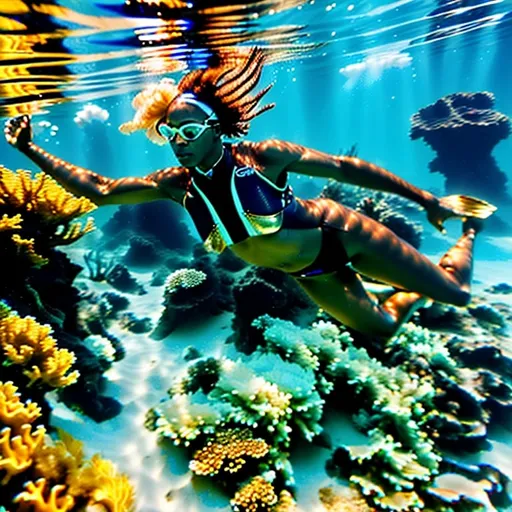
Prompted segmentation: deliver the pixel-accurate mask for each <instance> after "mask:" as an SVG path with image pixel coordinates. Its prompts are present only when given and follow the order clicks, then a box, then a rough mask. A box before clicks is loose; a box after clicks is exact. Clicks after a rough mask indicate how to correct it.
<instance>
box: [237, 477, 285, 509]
mask: <svg viewBox="0 0 512 512" xmlns="http://www.w3.org/2000/svg"><path fill="white" fill-rule="evenodd" d="M277 502H278V497H277V494H276V493H275V490H274V486H273V485H272V484H271V483H270V482H267V481H266V480H265V479H264V478H263V477H262V476H256V477H254V478H253V479H252V480H250V482H249V483H248V484H246V485H244V486H243V487H242V488H241V489H240V490H239V491H238V492H237V493H236V494H235V497H234V498H233V499H232V500H231V506H232V507H233V510H235V511H236V512H270V511H271V510H272V508H273V507H274V505H276V504H277Z"/></svg>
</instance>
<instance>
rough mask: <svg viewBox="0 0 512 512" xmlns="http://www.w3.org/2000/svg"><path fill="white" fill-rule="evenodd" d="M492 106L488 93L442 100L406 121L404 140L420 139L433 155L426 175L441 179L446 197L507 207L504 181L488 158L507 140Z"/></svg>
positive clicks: (504, 123)
mask: <svg viewBox="0 0 512 512" xmlns="http://www.w3.org/2000/svg"><path fill="white" fill-rule="evenodd" d="M493 106H494V95H493V94H492V93H490V92H477V93H462V92H459V93H455V94H449V95H448V96H443V97H442V98H441V99H439V100H437V101H436V102H435V103H434V104H432V105H428V106H427V107H424V108H422V109H420V110H419V112H417V113H416V114H414V115H413V116H412V119H411V123H412V127H411V132H410V137H411V139H413V140H415V139H419V138H423V140H424V141H425V142H426V143H427V144H428V145H429V146H430V147H431V148H432V149H433V150H434V151H435V152H436V153H437V156H436V158H435V159H434V160H432V162H430V164H429V169H430V172H438V173H440V174H442V175H443V176H444V177H445V178H446V181H445V187H446V191H447V192H448V193H452V192H453V193H457V194H461V193H466V194H472V195H475V196H476V197H480V198H482V199H486V200H488V201H491V202H498V203H503V204H504V203H505V202H506V201H510V196H509V195H508V194H507V177H506V175H505V173H504V172H503V171H501V170H500V169H499V167H498V164H497V163H496V160H495V159H494V157H493V156H492V154H491V153H492V150H493V148H494V146H496V144H498V142H499V141H501V140H503V139H506V138H507V137H508V136H509V135H510V120H509V118H508V117H507V116H506V115H505V114H501V113H500V112H496V111H495V110H492V108H493Z"/></svg>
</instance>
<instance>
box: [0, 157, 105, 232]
mask: <svg viewBox="0 0 512 512" xmlns="http://www.w3.org/2000/svg"><path fill="white" fill-rule="evenodd" d="M0 190H1V191H2V195H1V196H0V204H5V205H8V206H10V207H11V208H14V209H20V210H23V211H34V212H36V213H37V214H38V215H40V216H41V217H43V219H45V220H48V221H51V222H67V221H70V220H72V219H76V218H77V217H80V216H81V215H84V214H86V213H89V212H92V211H93V210H94V209H95V208H96V205H95V204H94V203H93V202H92V201H91V200H90V199H87V198H85V197H80V198H77V197H75V196H74V195H73V194H71V193H69V192H67V191H66V190H65V189H64V188H62V187H61V186H60V185H59V184H58V183H57V182H56V181H55V180H54V179H52V178H51V177H50V176H49V175H48V174H45V173H43V172H40V173H38V174H36V176H35V178H34V179H32V174H31V173H30V171H23V170H18V171H16V172H13V171H10V170H9V169H6V168H5V167H3V166H0Z"/></svg>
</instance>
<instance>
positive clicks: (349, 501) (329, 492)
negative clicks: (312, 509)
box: [318, 487, 375, 512]
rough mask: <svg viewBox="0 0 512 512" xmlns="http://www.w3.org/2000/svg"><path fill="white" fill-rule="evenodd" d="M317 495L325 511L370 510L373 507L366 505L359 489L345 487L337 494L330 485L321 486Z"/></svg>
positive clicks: (355, 511) (356, 511) (369, 511)
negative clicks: (342, 491)
mask: <svg viewBox="0 0 512 512" xmlns="http://www.w3.org/2000/svg"><path fill="white" fill-rule="evenodd" d="M318 497H319V498H320V501H321V503H322V505H323V506H324V509H325V510H326V511H327V512H372V511H373V510H375V509H374V508H372V507H370V506H368V505H367V503H366V500H365V499H364V497H363V496H362V495H361V493H360V492H359V491H356V490H355V489H347V490H346V492H345V493H344V494H338V493H336V492H335V491H334V489H333V488H332V487H323V488H322V489H320V490H319V491H318Z"/></svg>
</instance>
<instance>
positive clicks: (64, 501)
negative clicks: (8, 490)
mask: <svg viewBox="0 0 512 512" xmlns="http://www.w3.org/2000/svg"><path fill="white" fill-rule="evenodd" d="M46 488H47V481H46V479H45V478H40V479H39V480H37V481H36V482H35V483H34V482H27V483H26V484H25V491H24V492H22V493H20V494H18V496H16V498H14V503H19V504H22V508H21V510H27V509H29V510H33V511H34V512H67V511H68V510H71V509H72V508H73V507H74V506H75V500H74V498H73V497H72V496H70V495H69V494H67V493H66V486H65V485H54V486H52V487H51V488H50V492H49V493H48V492H46ZM23 505H28V506H29V507H24V506H23Z"/></svg>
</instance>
